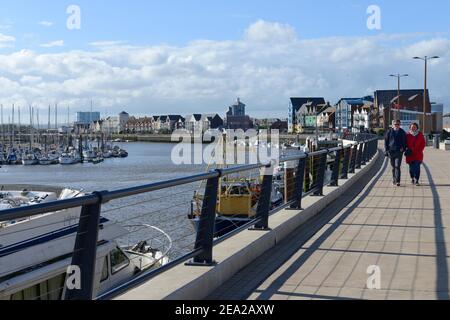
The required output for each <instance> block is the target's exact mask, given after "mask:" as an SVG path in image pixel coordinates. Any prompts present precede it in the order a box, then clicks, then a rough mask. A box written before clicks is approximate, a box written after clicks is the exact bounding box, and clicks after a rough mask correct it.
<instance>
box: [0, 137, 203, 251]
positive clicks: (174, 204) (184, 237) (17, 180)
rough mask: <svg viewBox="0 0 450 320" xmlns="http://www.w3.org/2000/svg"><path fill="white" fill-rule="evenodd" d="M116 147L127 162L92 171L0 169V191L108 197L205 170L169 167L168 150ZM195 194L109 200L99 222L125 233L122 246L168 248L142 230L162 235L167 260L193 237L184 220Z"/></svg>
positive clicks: (81, 167)
mask: <svg viewBox="0 0 450 320" xmlns="http://www.w3.org/2000/svg"><path fill="white" fill-rule="evenodd" d="M117 145H119V147H121V148H124V149H126V150H127V151H128V153H129V156H128V157H127V158H111V159H105V161H104V162H102V163H100V164H95V165H94V164H92V163H84V164H75V165H69V166H62V165H52V166H39V165H38V166H22V165H17V166H6V165H5V166H2V168H0V187H1V186H2V185H11V184H18V185H39V186H52V187H53V186H58V187H69V188H74V189H77V190H83V191H85V192H93V191H103V190H108V191H113V190H116V189H121V188H128V187H133V186H139V185H144V184H149V183H153V182H158V181H163V180H168V179H174V178H180V177H184V176H189V175H192V174H197V173H202V172H205V171H206V170H207V165H206V164H205V165H176V164H174V163H173V162H172V159H171V154H172V150H173V148H174V147H175V146H176V145H174V144H167V143H146V142H133V143H118V144H117ZM192 149H193V148H192ZM200 188H201V185H200V183H194V184H189V185H184V186H178V187H173V188H170V189H166V190H162V191H157V192H151V193H146V194H142V195H138V196H132V197H127V198H124V199H120V200H114V201H112V202H110V203H107V204H105V205H104V206H103V207H102V216H104V217H106V218H108V219H110V220H113V221H116V222H117V223H118V224H120V225H122V226H124V227H126V228H127V229H128V230H129V231H131V232H130V234H129V236H127V237H126V239H120V241H121V242H123V244H124V245H130V244H135V243H137V242H139V241H141V240H147V241H150V242H151V241H156V243H152V245H153V246H157V247H158V246H160V245H163V246H168V241H166V237H164V236H162V234H161V233H160V232H158V231H156V230H155V229H152V228H148V227H146V226H154V227H157V228H159V229H161V230H163V231H164V232H166V233H167V234H168V235H169V237H170V239H171V240H172V249H171V251H170V257H171V258H175V257H178V256H180V255H183V254H185V253H188V252H189V251H191V250H192V248H193V245H194V242H195V235H196V234H195V230H194V227H193V226H192V224H191V222H190V221H189V220H188V214H189V213H190V210H191V201H192V199H193V195H194V192H195V191H199V190H200V191H201V192H202V193H203V190H201V189H200ZM203 188H204V186H203Z"/></svg>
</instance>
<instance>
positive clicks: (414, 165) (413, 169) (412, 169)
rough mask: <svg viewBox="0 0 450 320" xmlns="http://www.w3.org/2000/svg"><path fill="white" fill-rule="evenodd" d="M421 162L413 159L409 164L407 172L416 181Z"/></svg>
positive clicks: (418, 176) (418, 177) (418, 178)
mask: <svg viewBox="0 0 450 320" xmlns="http://www.w3.org/2000/svg"><path fill="white" fill-rule="evenodd" d="M421 165H422V162H420V161H413V162H411V163H410V164H409V173H410V175H411V179H415V180H416V181H419V180H420V166H421Z"/></svg>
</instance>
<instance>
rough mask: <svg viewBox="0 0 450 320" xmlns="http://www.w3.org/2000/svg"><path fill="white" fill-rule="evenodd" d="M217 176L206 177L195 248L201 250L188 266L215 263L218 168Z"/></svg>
mask: <svg viewBox="0 0 450 320" xmlns="http://www.w3.org/2000/svg"><path fill="white" fill-rule="evenodd" d="M216 171H217V172H218V175H217V177H214V178H210V179H208V181H207V183H206V189H205V196H204V198H203V205H202V213H201V215H200V221H199V225H198V228H197V238H196V240H195V249H194V250H198V249H201V250H202V251H201V252H200V253H199V254H198V255H197V256H196V257H194V259H193V260H192V261H191V262H188V263H186V265H189V266H213V265H216V264H217V263H216V262H215V261H214V260H213V241H214V229H215V224H216V206H217V193H218V192H219V179H220V177H221V176H222V172H221V171H220V170H216Z"/></svg>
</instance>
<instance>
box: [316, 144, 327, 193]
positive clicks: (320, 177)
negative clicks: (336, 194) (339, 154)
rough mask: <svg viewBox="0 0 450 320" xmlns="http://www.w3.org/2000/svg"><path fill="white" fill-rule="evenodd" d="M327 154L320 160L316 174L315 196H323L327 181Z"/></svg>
mask: <svg viewBox="0 0 450 320" xmlns="http://www.w3.org/2000/svg"><path fill="white" fill-rule="evenodd" d="M327 155H328V152H327V153H324V154H322V155H321V157H320V160H319V168H318V170H317V173H316V177H317V178H316V185H315V187H316V191H315V192H314V194H313V195H314V196H323V184H324V179H325V170H326V169H327Z"/></svg>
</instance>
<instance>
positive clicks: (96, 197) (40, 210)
mask: <svg viewBox="0 0 450 320" xmlns="http://www.w3.org/2000/svg"><path fill="white" fill-rule="evenodd" d="M372 140H373V139H371V140H366V141H361V142H359V143H358V142H355V143H354V144H349V145H347V146H345V147H337V148H333V149H323V150H320V151H316V152H311V153H301V154H298V155H293V156H287V157H284V158H281V159H280V161H279V163H285V162H292V161H297V160H300V159H304V158H308V157H315V156H320V155H322V154H325V153H330V152H334V151H337V150H341V149H344V150H345V149H347V148H351V147H352V146H354V145H357V144H362V143H366V142H369V141H372ZM269 165H270V164H263V163H258V164H254V165H240V166H236V167H231V168H227V169H222V170H220V171H219V170H212V171H210V172H206V173H202V174H196V175H190V176H186V177H182V178H176V179H171V180H164V181H159V182H154V183H151V184H146V185H140V186H135V187H130V188H124V189H118V190H113V191H102V192H97V193H91V194H86V195H84V196H81V197H77V198H72V199H63V200H55V201H49V202H44V203H39V204H35V205H30V206H25V207H18V208H11V209H5V210H2V211H0V221H10V220H17V219H22V218H27V217H32V216H36V215H40V214H44V213H49V212H55V211H61V210H64V209H71V208H77V207H81V206H85V205H92V204H95V203H98V202H99V201H101V203H103V204H104V203H107V202H109V201H112V200H117V199H121V198H125V197H129V196H134V195H139V194H143V193H148V192H153V191H160V190H163V189H167V188H171V187H176V186H181V185H186V184H190V183H195V182H200V181H203V180H207V179H210V178H215V177H218V176H219V175H220V174H222V176H226V175H229V174H233V173H239V172H246V171H250V170H254V169H261V168H264V167H267V166H269Z"/></svg>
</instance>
